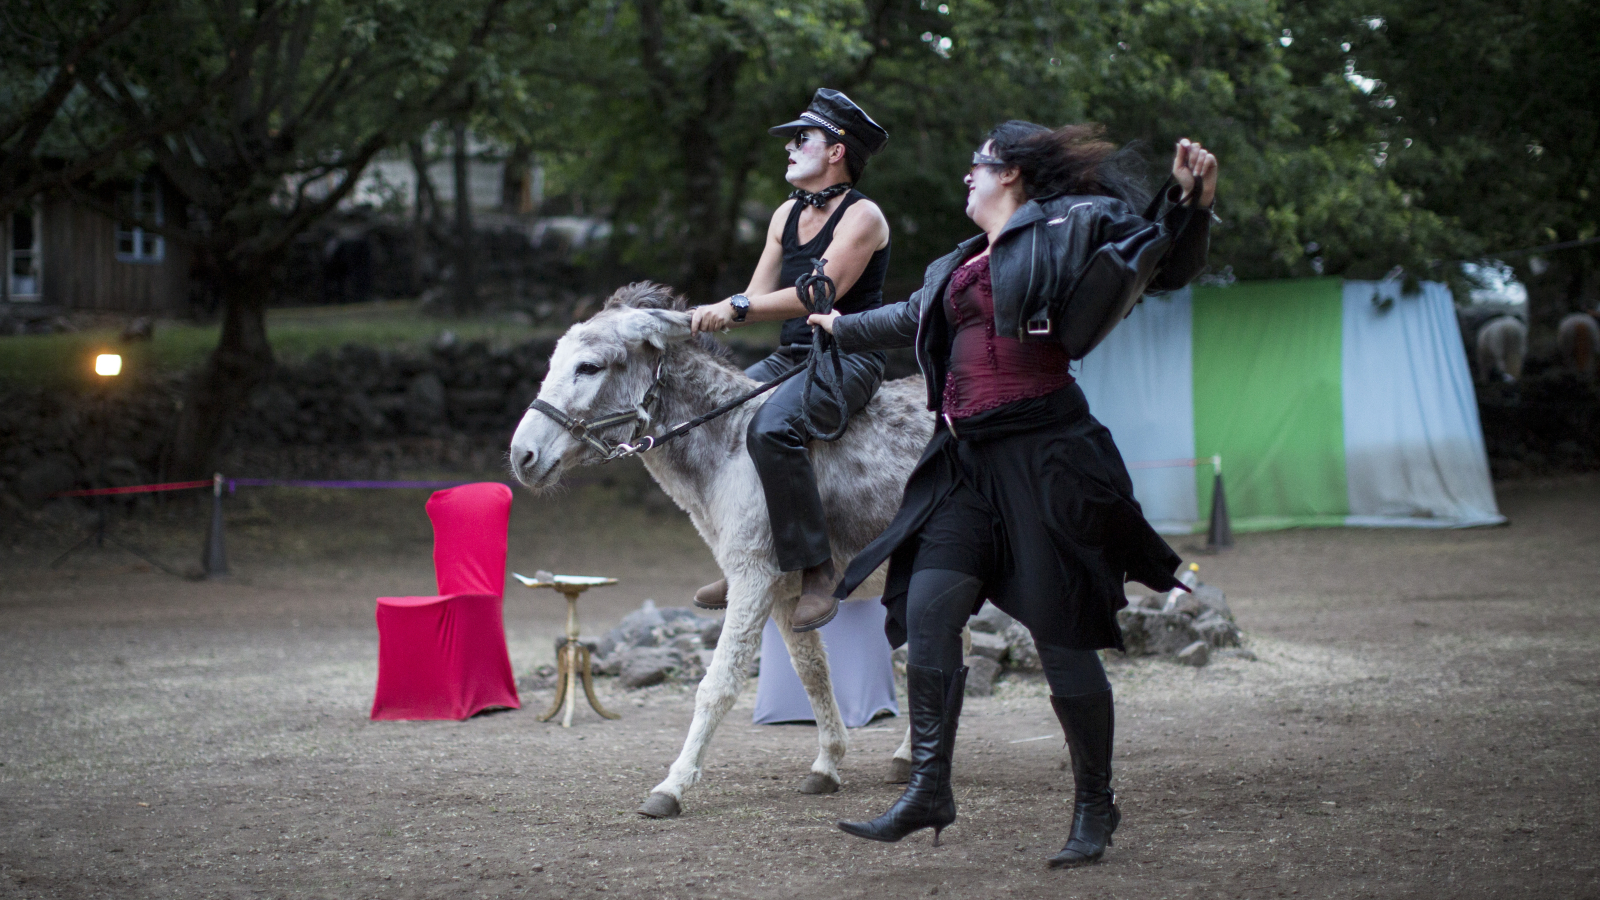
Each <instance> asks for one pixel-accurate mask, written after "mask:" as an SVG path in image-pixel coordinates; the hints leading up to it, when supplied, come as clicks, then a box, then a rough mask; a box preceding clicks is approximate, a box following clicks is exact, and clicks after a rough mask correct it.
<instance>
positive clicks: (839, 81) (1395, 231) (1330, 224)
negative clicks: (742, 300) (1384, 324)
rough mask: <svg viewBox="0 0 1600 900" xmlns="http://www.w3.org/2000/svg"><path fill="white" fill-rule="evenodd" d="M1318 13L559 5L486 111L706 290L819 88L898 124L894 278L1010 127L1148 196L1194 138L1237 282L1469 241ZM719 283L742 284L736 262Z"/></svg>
mask: <svg viewBox="0 0 1600 900" xmlns="http://www.w3.org/2000/svg"><path fill="white" fill-rule="evenodd" d="M1320 9H1321V8H1320V7H1317V6H1315V5H1311V4H1307V5H1306V6H1305V8H1301V7H1300V6H1297V5H1294V4H1288V3H1282V2H1277V0H1204V2H1198V0H1191V2H1177V0H1166V2H1149V3H1143V4H1139V5H1128V4H1121V3H1112V2H1109V0H1100V2H1097V0H1075V2H1067V3H1063V2H1059V0H1055V2H1052V0H956V2H948V3H944V4H939V3H935V2H932V0H921V2H893V3H870V2H869V3H863V2H859V0H808V2H794V3H785V4H781V5H771V4H754V3H739V2H725V3H703V2H685V0H678V2H667V0H634V2H627V3H623V2H610V0H608V2H603V3H602V2H582V0H564V4H563V5H562V6H561V9H560V13H559V14H556V13H551V12H549V11H547V10H543V9H541V10H539V11H538V12H537V16H539V17H544V16H548V17H549V18H548V20H547V21H545V22H543V23H542V26H541V23H540V22H539V21H536V20H530V21H528V22H525V23H523V25H522V26H521V27H520V28H519V29H518V31H520V32H521V33H523V34H527V35H535V36H537V37H539V38H540V39H541V40H540V42H539V43H537V44H535V43H533V42H530V43H529V44H528V45H527V49H525V51H524V53H525V54H526V55H525V56H524V57H523V58H522V59H521V60H520V61H516V62H512V61H509V58H508V59H503V60H502V61H501V65H502V66H504V70H505V71H507V72H514V73H515V77H513V78H508V79H507V81H506V82H505V83H506V84H508V85H514V86H515V89H514V91H512V92H509V93H508V94H506V96H507V97H508V98H509V97H515V99H516V101H517V103H515V104H500V105H497V106H492V107H487V108H485V109H484V110H482V111H481V112H480V115H481V116H482V117H483V124H484V127H486V128H488V129H490V130H498V132H499V133H502V134H507V135H514V136H515V139H517V140H520V141H524V142H528V143H531V144H532V145H533V146H535V147H537V148H538V149H539V150H541V152H542V153H543V157H542V158H543V160H544V161H545V162H546V163H547V165H548V166H549V170H550V172H551V173H552V180H551V182H550V183H551V186H552V187H554V188H556V189H558V190H559V189H560V187H561V186H562V185H568V186H570V187H571V189H572V190H573V191H574V192H575V193H581V194H582V195H583V196H584V199H585V206H586V208H588V209H598V210H603V211H605V212H606V213H607V214H609V215H611V216H612V217H613V218H615V219H616V221H617V225H618V226H619V227H618V228H617V229H616V230H615V234H616V235H617V238H616V240H615V244H614V247H613V250H614V252H615V253H616V254H617V255H618V256H619V257H620V258H621V259H623V260H625V261H627V262H630V263H632V264H633V265H634V266H635V267H640V268H644V269H645V270H647V271H654V272H658V273H660V274H659V276H658V277H662V278H667V279H676V280H679V281H680V283H683V282H685V281H687V282H691V283H696V284H698V285H699V286H700V287H701V288H702V289H704V287H705V285H704V281H705V275H704V272H703V271H702V273H701V275H700V277H699V278H698V280H697V279H696V276H695V274H694V269H695V266H696V263H695V256H696V254H697V253H698V254H700V255H701V256H702V257H707V256H709V257H711V258H714V260H715V265H714V266H713V268H714V269H715V271H717V272H720V271H721V267H722V266H724V265H726V263H727V261H728V260H729V259H730V258H732V257H734V256H735V255H737V254H738V253H739V252H740V251H739V249H738V246H737V245H736V242H735V241H734V240H733V224H734V221H735V220H736V219H737V218H738V217H739V216H741V215H744V216H747V217H748V218H750V219H751V220H752V221H751V224H753V225H756V226H757V227H756V228H755V229H754V234H755V235H756V236H759V235H760V234H761V233H763V231H764V229H763V228H762V227H761V226H763V225H764V224H765V223H764V221H762V213H761V212H760V210H763V209H765V210H770V209H771V208H772V207H774V206H776V205H777V203H778V202H780V201H781V200H782V198H783V197H784V196H785V194H786V193H787V191H788V186H787V185H785V184H784V183H783V181H782V177H781V174H782V169H781V166H782V156H781V153H780V150H779V142H778V141H777V140H776V139H774V138H771V137H769V136H768V135H767V134H766V128H767V127H768V126H770V125H772V124H775V123H776V122H779V121H783V120H785V119H787V118H789V117H790V116H792V115H793V114H794V113H795V112H797V111H798V110H799V109H800V108H802V107H803V106H804V104H805V102H806V100H807V98H808V97H809V95H810V93H811V91H812V90H814V89H815V88H816V87H819V86H829V87H836V88H841V89H844V90H847V91H848V92H850V93H851V95H852V97H854V98H855V99H856V100H857V101H858V102H860V103H861V104H862V105H863V106H864V107H865V108H866V109H868V110H869V111H870V112H871V113H872V115H873V116H874V117H875V118H877V119H878V120H879V121H880V122H882V123H883V124H884V125H885V126H886V127H887V128H888V129H889V131H890V134H891V139H890V141H889V145H888V147H887V148H886V149H885V151H884V152H883V153H882V154H880V156H879V157H878V158H876V159H874V160H873V162H872V164H871V165H870V166H869V167H868V170H867V175H866V177H865V178H864V180H863V183H862V188H863V189H864V190H865V191H866V192H867V193H868V194H869V195H870V196H872V197H873V198H874V199H876V200H877V201H878V202H879V204H880V206H882V207H883V208H884V210H885V212H886V213H887V214H888V215H889V218H890V222H891V225H892V226H893V227H894V229H895V233H894V240H895V253H894V260H893V264H894V271H895V273H896V274H897V275H898V277H900V278H902V279H904V278H910V277H914V276H915V274H916V273H917V272H920V270H921V267H922V266H923V265H925V264H926V262H927V261H929V260H930V259H932V258H933V257H934V256H937V255H939V254H942V253H944V252H945V251H946V250H948V249H949V248H950V247H951V246H953V245H954V243H955V242H957V241H958V240H961V239H963V238H965V237H966V236H968V235H970V234H971V233H972V230H973V228H972V225H971V223H970V222H968V221H967V220H966V217H965V215H964V214H963V206H964V204H963V198H964V194H965V188H964V186H963V184H962V183H961V176H962V175H964V174H965V172H966V168H967V164H966V161H967V158H968V155H969V154H970V153H971V151H972V149H973V148H974V147H975V146H976V145H977V144H978V143H979V142H981V140H982V138H983V135H984V134H985V133H986V132H987V131H988V129H989V128H991V127H993V126H994V125H995V124H997V123H998V122H1000V121H1003V120H1005V119H1008V118H1023V119H1029V120H1033V121H1038V122H1042V123H1046V124H1052V125H1055V124H1063V123H1066V122H1078V121H1084V120H1094V121H1099V122H1102V123H1103V124H1105V125H1106V126H1107V130H1108V136H1109V137H1111V138H1112V139H1113V140H1117V141H1124V142H1126V141H1136V142H1138V145H1139V146H1141V147H1142V148H1143V151H1144V153H1145V155H1146V156H1147V157H1148V158H1149V160H1150V164H1151V176H1150V180H1151V182H1152V185H1151V186H1152V187H1154V185H1155V183H1158V182H1159V181H1160V180H1161V179H1162V178H1164V177H1165V174H1166V169H1167V167H1168V166H1169V165H1170V155H1169V154H1170V148H1171V147H1172V145H1173V144H1174V143H1175V142H1176V141H1177V140H1178V139H1179V138H1181V137H1192V138H1195V139H1198V140H1201V141H1203V142H1204V143H1205V144H1206V145H1207V146H1208V147H1211V148H1212V149H1214V150H1215V151H1216V152H1217V153H1218V155H1219V158H1220V159H1221V161H1222V166H1223V169H1222V171H1223V185H1222V191H1221V194H1220V202H1219V214H1220V215H1221V217H1222V225H1221V227H1219V228H1218V229H1217V230H1216V232H1215V234H1216V238H1215V251H1214V254H1213V258H1214V259H1215V260H1216V263H1217V266H1218V267H1219V268H1220V267H1221V266H1223V265H1231V266H1232V267H1233V269H1234V271H1235V273H1236V274H1237V275H1238V276H1240V277H1287V276H1303V275H1311V274H1316V273H1317V272H1318V271H1321V272H1323V273H1326V274H1350V275H1352V276H1360V277H1370V276H1376V275H1381V274H1383V273H1385V272H1387V271H1388V270H1390V269H1391V268H1392V267H1393V266H1395V265H1404V266H1406V267H1408V268H1409V269H1422V268H1425V267H1426V266H1427V264H1428V262H1429V261H1431V260H1435V259H1438V258H1442V257H1449V256H1452V255H1453V254H1455V255H1459V254H1460V253H1461V252H1462V250H1463V249H1464V248H1467V249H1470V248H1471V247H1472V246H1475V245H1474V244H1473V242H1472V238H1471V235H1470V234H1469V233H1468V232H1467V231H1466V230H1465V229H1463V228H1462V226H1461V225H1460V224H1459V222H1457V221H1454V220H1452V218H1451V217H1449V216H1445V215H1440V214H1439V213H1438V212H1437V211H1435V210H1432V209H1430V208H1429V207H1427V206H1426V205H1425V204H1424V203H1422V202H1420V198H1421V195H1420V192H1418V191H1417V190H1415V189H1408V188H1406V187H1404V186H1402V185H1401V184H1400V183H1398V182H1397V181H1396V179H1395V177H1394V172H1395V168H1394V167H1393V166H1389V167H1385V165H1384V163H1383V160H1382V158H1381V157H1380V154H1381V153H1382V151H1381V150H1378V149H1376V148H1377V147H1379V146H1380V145H1381V144H1382V142H1383V141H1384V140H1385V137H1384V136H1383V135H1384V133H1383V131H1382V127H1381V123H1379V122H1377V121H1375V120H1374V117H1373V115H1372V114H1371V113H1372V111H1371V109H1370V107H1371V103H1372V99H1373V98H1371V97H1369V96H1368V95H1367V94H1365V93H1362V91H1361V90H1360V89H1359V88H1358V87H1356V86H1354V85H1353V84H1352V83H1351V81H1350V80H1348V79H1347V78H1346V77H1345V73H1344V65H1345V58H1344V56H1343V55H1341V54H1339V53H1337V52H1334V53H1329V52H1328V47H1329V46H1333V47H1335V48H1336V47H1337V41H1333V43H1331V44H1330V41H1332V40H1333V39H1332V38H1330V37H1329V35H1330V34H1342V33H1344V31H1346V30H1348V28H1347V26H1348V25H1349V24H1350V23H1351V22H1353V21H1354V18H1353V17H1351V16H1348V15H1345V16H1330V15H1329V14H1327V13H1325V12H1322V11H1320ZM552 28H554V29H555V30H554V31H551V30H550V29H552ZM554 34H560V35H562V36H564V38H563V39H562V40H559V41H547V40H543V38H545V37H546V36H547V35H554ZM535 47H537V50H535V49H533V48H535ZM744 252H745V253H746V254H748V253H749V252H751V251H750V250H746V251H744ZM686 260H687V261H686ZM702 263H703V260H702ZM701 268H702V269H704V268H705V266H704V265H702V266H701ZM727 274H728V277H729V278H730V279H731V280H732V281H731V282H730V283H736V284H740V285H742V279H743V277H744V276H745V273H744V272H743V271H731V272H728V273H727ZM725 286H726V283H725V284H724V287H725Z"/></svg>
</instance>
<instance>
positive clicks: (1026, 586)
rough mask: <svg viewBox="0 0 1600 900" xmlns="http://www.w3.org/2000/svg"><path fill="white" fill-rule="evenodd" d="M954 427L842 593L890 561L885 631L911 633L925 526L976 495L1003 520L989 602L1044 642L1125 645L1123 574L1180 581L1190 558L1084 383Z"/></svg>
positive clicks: (945, 430) (934, 445)
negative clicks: (914, 578) (1142, 489)
mask: <svg viewBox="0 0 1600 900" xmlns="http://www.w3.org/2000/svg"><path fill="white" fill-rule="evenodd" d="M955 427H956V429H957V430H958V431H959V432H960V433H959V435H956V434H952V432H951V430H950V428H949V427H948V426H947V425H946V424H945V423H943V422H941V423H940V424H939V426H938V427H937V428H936V429H935V430H934V434H933V439H932V440H930V441H929V442H928V446H927V449H925V450H924V451H923V454H922V459H921V461H919V462H918V463H917V467H916V469H915V470H913V471H912V473H911V478H910V479H909V480H908V481H907V482H906V490H905V497H904V499H903V500H902V501H901V504H900V511H899V512H898V513H896V514H895V517H894V520H893V521H892V522H890V523H889V527H888V528H887V529H885V531H884V532H883V534H881V535H879V536H878V538H877V540H875V541H873V542H872V543H871V544H869V545H868V546H867V547H866V548H865V549H864V550H862V551H861V553H860V554H859V555H858V556H856V558H855V559H854V560H852V561H851V563H850V566H849V568H848V569H846V570H845V576H844V580H843V581H841V582H840V584H839V589H838V591H837V594H838V596H840V597H841V598H842V597H846V596H849V594H850V592H851V591H853V590H855V588H856V587H857V586H859V585H860V584H861V582H863V581H865V580H866V579H867V577H868V576H870V575H871V574H872V572H873V570H875V569H876V568H878V566H880V565H882V564H883V563H884V562H885V561H887V562H888V563H889V578H888V584H887V585H886V586H885V589H884V594H883V603H884V605H885V606H887V607H888V608H889V618H888V621H887V623H885V625H884V631H885V632H886V633H887V634H888V636H889V642H890V644H892V645H894V646H896V647H898V646H900V645H901V644H903V643H905V639H906V626H905V622H906V615H905V609H906V591H907V588H908V587H909V585H910V582H911V570H912V565H913V562H914V561H915V559H916V555H917V550H918V548H919V546H920V545H921V538H922V530H923V526H924V525H925V524H927V523H928V520H929V518H930V517H931V516H932V515H933V512H934V511H935V510H936V509H938V508H939V506H940V504H943V503H947V502H962V503H964V504H966V505H968V506H970V505H971V498H972V496H973V495H974V494H975V495H976V496H977V497H979V498H981V499H982V503H983V506H984V507H985V508H986V509H988V510H989V511H990V512H991V515H992V516H993V518H994V523H993V528H994V547H995V551H994V554H993V555H994V559H993V560H992V561H991V564H990V565H989V566H988V569H989V572H988V573H987V574H985V576H984V586H983V591H982V592H981V593H980V600H979V604H980V605H981V603H982V600H985V599H986V600H989V601H990V602H992V603H994V605H996V606H998V607H1000V609H1002V610H1004V611H1005V612H1007V613H1009V614H1010V615H1011V616H1013V617H1014V618H1016V619H1017V620H1019V621H1021V622H1022V623H1023V624H1024V625H1026V626H1028V628H1029V629H1030V630H1031V631H1032V632H1033V634H1034V637H1035V638H1036V639H1037V640H1039V641H1043V642H1045V643H1050V644H1056V645H1058V646H1062V647H1069V648H1072V649H1081V650H1097V649H1100V648H1103V647H1116V648H1118V649H1122V632H1121V629H1119V628H1118V627H1117V615H1116V614H1117V610H1119V609H1121V608H1123V607H1124V606H1127V605H1128V601H1127V599H1126V597H1125V596H1124V591H1123V585H1124V583H1125V582H1127V581H1130V580H1131V581H1138V582H1141V583H1143V584H1146V585H1148V586H1150V587H1151V588H1153V589H1155V590H1171V589H1172V588H1174V587H1177V586H1178V581H1177V579H1176V578H1174V577H1173V573H1174V571H1175V570H1176V569H1177V568H1178V566H1179V565H1181V564H1182V562H1183V561H1182V560H1181V559H1179V557H1178V555H1177V554H1176V553H1174V552H1173V551H1172V548H1171V547H1170V546H1168V545H1167V542H1166V541H1165V540H1163V539H1162V537H1161V536H1160V535H1159V534H1156V532H1155V529H1153V528H1151V527H1150V523H1149V522H1148V521H1146V520H1145V517H1144V512H1143V510H1142V509H1140V507H1139V502H1138V501H1137V500H1135V499H1134V498H1133V480H1132V479H1131V478H1129V477H1128V470H1127V467H1126V466H1125V465H1123V462H1122V454H1120V453H1119V452H1117V446H1116V444H1115V443H1113V442H1112V440H1111V432H1109V431H1107V430H1106V428H1105V426H1103V425H1101V424H1100V423H1099V422H1097V421H1095V418H1094V417H1093V416H1091V415H1090V414H1089V403H1088V401H1087V400H1086V399H1085V398H1084V396H1083V391H1082V390H1081V389H1079V387H1078V386H1077V385H1076V384H1073V385H1068V386H1067V387H1065V388H1062V389H1061V390H1059V391H1056V392H1054V393H1052V394H1049V395H1048V396H1045V397H1040V398H1037V399H1033V400H1019V401H1017V402H1015V403H1010V404H1007V405H1005V406H1003V407H1000V408H999V409H994V410H990V411H988V412H984V413H979V414H978V415H975V416H972V417H971V418H968V419H962V420H960V421H958V422H957V423H956V425H955ZM958 487H959V488H960V490H959V491H958ZM958 494H960V495H961V496H959V497H958V496H957V495H958ZM973 611H974V612H976V611H977V610H976V608H974V610H973Z"/></svg>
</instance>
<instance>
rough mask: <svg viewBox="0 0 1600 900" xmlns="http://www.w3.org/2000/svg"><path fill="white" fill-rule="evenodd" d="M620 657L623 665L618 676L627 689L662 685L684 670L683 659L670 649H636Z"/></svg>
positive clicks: (623, 652) (623, 653)
mask: <svg viewBox="0 0 1600 900" xmlns="http://www.w3.org/2000/svg"><path fill="white" fill-rule="evenodd" d="M620 655H621V657H622V665H621V669H620V672H619V673H618V674H619V675H620V676H621V678H622V686H623V687H626V688H643V687H649V686H650V685H652V684H660V683H661V682H663V681H666V680H667V679H668V678H671V677H672V676H674V675H676V674H677V673H678V672H679V671H681V670H682V669H683V657H681V656H680V655H679V654H678V652H677V651H675V650H673V649H671V648H669V647H634V648H631V649H628V650H624V651H622V653H621V654H620Z"/></svg>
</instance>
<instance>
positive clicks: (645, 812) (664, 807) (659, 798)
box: [639, 792, 683, 819]
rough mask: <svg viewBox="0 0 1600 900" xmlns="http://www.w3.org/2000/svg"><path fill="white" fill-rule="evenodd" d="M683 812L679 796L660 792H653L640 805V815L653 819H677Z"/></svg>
mask: <svg viewBox="0 0 1600 900" xmlns="http://www.w3.org/2000/svg"><path fill="white" fill-rule="evenodd" d="M682 812H683V807H681V806H679V805H678V798H677V797H674V796H672V795H671V794H663V793H660V792H657V793H654V794H651V795H650V798H649V799H647V800H645V801H644V803H643V805H641V806H640V807H639V815H641V816H645V817H647V818H651V819H676V818H677V817H678V816H679V814H681V813H682Z"/></svg>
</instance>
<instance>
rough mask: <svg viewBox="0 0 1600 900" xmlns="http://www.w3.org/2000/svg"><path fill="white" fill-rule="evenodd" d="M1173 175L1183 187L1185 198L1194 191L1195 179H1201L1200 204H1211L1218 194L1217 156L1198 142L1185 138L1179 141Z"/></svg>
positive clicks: (1173, 159) (1173, 160)
mask: <svg viewBox="0 0 1600 900" xmlns="http://www.w3.org/2000/svg"><path fill="white" fill-rule="evenodd" d="M1172 177H1173V178H1175V179H1177V182H1178V185H1179V186H1180V187H1182V188H1183V196H1184V199H1188V197H1189V195H1190V194H1191V193H1192V192H1193V191H1194V181H1195V178H1196V177H1198V178H1199V179H1200V205H1201V206H1210V205H1211V201H1213V200H1214V199H1216V196H1217V158H1216V157H1215V156H1213V155H1212V154H1211V153H1210V151H1208V150H1206V148H1204V147H1202V146H1200V145H1199V144H1198V143H1196V142H1194V141H1191V140H1189V139H1188V138H1184V139H1183V140H1181V141H1179V142H1178V152H1177V154H1176V155H1175V156H1173V158H1172Z"/></svg>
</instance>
